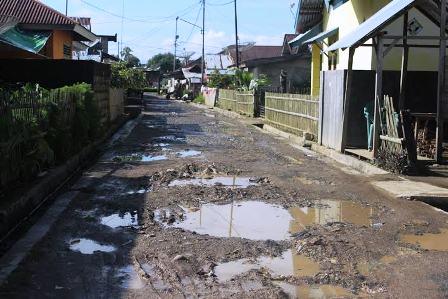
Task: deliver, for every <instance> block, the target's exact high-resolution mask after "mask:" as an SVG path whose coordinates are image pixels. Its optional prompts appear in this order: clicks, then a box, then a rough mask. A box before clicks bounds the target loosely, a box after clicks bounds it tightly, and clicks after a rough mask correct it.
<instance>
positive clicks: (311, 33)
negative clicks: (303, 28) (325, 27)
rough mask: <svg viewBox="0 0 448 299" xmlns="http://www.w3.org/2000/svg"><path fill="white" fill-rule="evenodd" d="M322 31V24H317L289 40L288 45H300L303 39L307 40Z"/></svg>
mask: <svg viewBox="0 0 448 299" xmlns="http://www.w3.org/2000/svg"><path fill="white" fill-rule="evenodd" d="M321 31H322V24H317V25H316V26H314V27H313V28H311V29H310V30H308V31H307V32H305V33H303V34H300V35H299V36H297V37H296V38H295V39H293V40H292V41H290V42H289V45H290V46H291V47H301V46H302V45H303V44H304V42H305V41H307V40H309V39H310V38H313V37H315V36H317V35H318V34H319V33H320V32H321Z"/></svg>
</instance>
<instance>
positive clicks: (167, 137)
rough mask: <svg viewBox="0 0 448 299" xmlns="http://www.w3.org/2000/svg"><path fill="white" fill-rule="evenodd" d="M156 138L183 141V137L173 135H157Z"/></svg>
mask: <svg viewBox="0 0 448 299" xmlns="http://www.w3.org/2000/svg"><path fill="white" fill-rule="evenodd" d="M156 139H157V140H162V141H185V138H184V137H176V136H175V135H167V136H161V137H157V138H156Z"/></svg>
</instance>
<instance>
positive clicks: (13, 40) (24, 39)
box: [0, 27, 50, 54]
mask: <svg viewBox="0 0 448 299" xmlns="http://www.w3.org/2000/svg"><path fill="white" fill-rule="evenodd" d="M49 38H50V33H49V32H37V31H24V30H20V29H18V28H17V27H14V28H11V29H9V30H8V31H6V32H4V33H2V34H0V40H2V41H4V42H6V43H8V44H10V45H13V46H15V47H17V48H20V49H22V50H25V51H28V52H32V53H35V54H37V53H39V52H40V50H42V48H43V47H44V46H45V45H46V43H47V41H48V39H49Z"/></svg>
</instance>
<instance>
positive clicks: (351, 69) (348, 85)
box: [341, 48, 356, 152]
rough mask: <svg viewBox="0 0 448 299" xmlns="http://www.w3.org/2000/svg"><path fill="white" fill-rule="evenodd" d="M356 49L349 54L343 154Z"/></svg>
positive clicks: (345, 145)
mask: <svg viewBox="0 0 448 299" xmlns="http://www.w3.org/2000/svg"><path fill="white" fill-rule="evenodd" d="M355 50H356V48H350V49H349V54H348V70H347V79H346V80H347V81H346V86H345V97H344V118H343V124H342V141H341V152H344V151H345V148H346V147H347V133H348V132H347V131H348V119H349V117H350V116H349V109H350V101H351V94H352V82H353V56H354V55H355Z"/></svg>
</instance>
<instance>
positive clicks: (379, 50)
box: [373, 35, 384, 158]
mask: <svg viewBox="0 0 448 299" xmlns="http://www.w3.org/2000/svg"><path fill="white" fill-rule="evenodd" d="M383 52H384V40H383V37H382V36H381V35H380V36H378V40H377V45H376V83H375V85H376V92H375V113H374V129H373V157H374V158H376V157H378V150H379V148H380V146H381V140H380V132H381V115H380V113H381V102H382V99H383V63H384V56H383Z"/></svg>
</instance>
